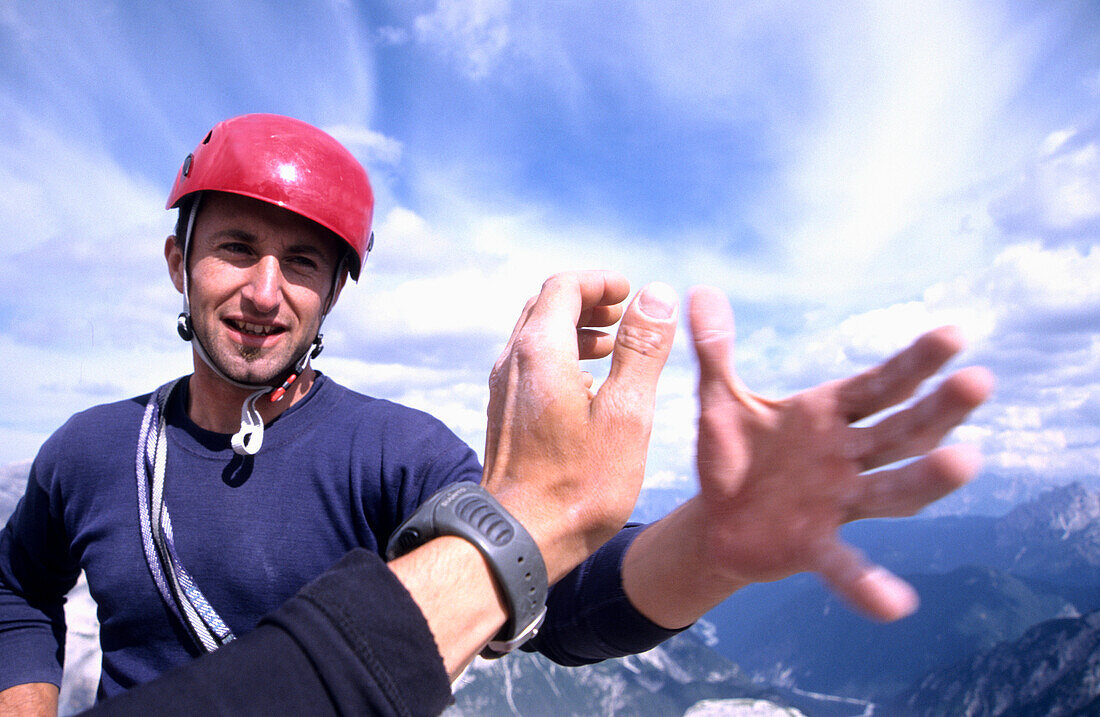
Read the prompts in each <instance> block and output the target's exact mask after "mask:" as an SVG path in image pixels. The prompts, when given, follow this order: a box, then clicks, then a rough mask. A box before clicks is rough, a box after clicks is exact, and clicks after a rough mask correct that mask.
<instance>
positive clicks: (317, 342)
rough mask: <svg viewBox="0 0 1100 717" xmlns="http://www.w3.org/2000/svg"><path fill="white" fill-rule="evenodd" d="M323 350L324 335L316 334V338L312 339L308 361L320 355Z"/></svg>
mask: <svg viewBox="0 0 1100 717" xmlns="http://www.w3.org/2000/svg"><path fill="white" fill-rule="evenodd" d="M324 350H325V336H324V334H317V338H315V339H313V350H312V351H310V352H309V357H310V359H315V358H317V357H318V356H320V355H321V352H322V351H324Z"/></svg>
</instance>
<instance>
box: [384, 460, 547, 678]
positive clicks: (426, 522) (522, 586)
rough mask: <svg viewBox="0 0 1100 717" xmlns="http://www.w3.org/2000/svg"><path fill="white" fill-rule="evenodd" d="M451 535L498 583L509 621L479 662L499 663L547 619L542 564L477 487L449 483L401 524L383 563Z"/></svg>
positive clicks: (530, 543) (520, 531)
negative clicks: (474, 552)
mask: <svg viewBox="0 0 1100 717" xmlns="http://www.w3.org/2000/svg"><path fill="white" fill-rule="evenodd" d="M441 535H454V536H458V537H459V538H463V539H465V540H468V541H469V542H471V543H473V544H474V546H475V547H477V549H478V550H479V551H481V554H482V555H484V556H485V560H486V561H487V562H488V563H489V568H490V569H491V570H492V572H493V576H494V577H495V578H496V581H497V585H498V586H499V587H500V591H501V592H502V593H503V595H504V601H505V603H507V606H508V621H507V622H506V623H504V627H503V628H501V630H500V632H498V633H497V634H496V636H495V637H494V638H493V639H492V640H491V641H490V642H489V644H488V646H487V647H486V648H485V649H484V650H483V651H482V653H481V656H482V657H486V658H494V657H501V656H502V655H505V654H507V653H509V652H511V651H512V650H514V649H516V648H517V647H519V646H520V645H522V644H523V643H525V642H527V641H528V640H530V639H531V638H532V637H534V636H535V635H536V634H537V633H538V630H539V627H540V626H541V625H542V621H543V619H544V618H545V617H546V592H547V589H548V584H547V577H546V564H545V563H544V562H543V559H542V553H540V552H539V547H538V545H536V544H535V541H534V539H533V538H532V537H531V535H530V533H528V532H527V530H526V529H525V528H524V527H523V526H522V525H520V523H519V521H517V520H516V519H515V518H513V517H512V516H511V515H510V514H509V513H508V511H506V510H505V509H504V507H503V506H502V505H501V504H500V503H498V502H497V500H496V499H495V498H493V496H491V495H489V493H488V492H486V491H485V489H484V488H482V487H481V486H480V485H478V484H476V483H471V482H469V481H462V482H459V483H452V484H451V485H449V486H447V487H446V488H444V489H442V490H440V491H439V492H437V493H436V494H435V495H433V496H432V497H431V498H429V499H428V500H427V501H426V502H425V503H424V504H423V505H421V506H420V507H419V508H418V509H417V511H416V512H415V513H413V515H412V516H411V517H410V518H409V519H408V520H406V521H405V522H404V523H402V524H401V527H399V528H398V529H397V531H396V532H395V533H394V534H393V537H391V538H390V541H389V544H388V545H387V546H386V560H393V559H394V558H396V557H399V556H401V555H404V554H405V553H408V552H410V551H411V550H413V549H414V548H416V547H419V546H421V545H423V544H424V543H426V542H428V541H429V540H431V539H432V538H436V537H439V536H441Z"/></svg>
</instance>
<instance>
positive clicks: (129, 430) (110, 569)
mask: <svg viewBox="0 0 1100 717" xmlns="http://www.w3.org/2000/svg"><path fill="white" fill-rule="evenodd" d="M186 385H187V382H186V381H184V382H181V384H180V388H178V389H177V390H176V392H175V394H174V395H173V397H172V399H171V401H170V403H169V407H168V411H167V415H168V421H169V426H168V431H167V432H168V446H169V448H168V468H167V487H166V493H165V495H166V502H167V504H168V507H169V510H170V511H171V514H172V524H173V529H174V537H175V546H176V549H177V551H178V553H179V555H180V558H181V560H182V561H183V564H184V565H185V566H186V567H187V569H188V571H189V572H190V573H191V575H192V576H193V577H194V579H195V581H196V583H197V584H198V586H199V587H200V588H201V589H202V590H203V592H204V593H205V595H206V597H207V599H208V600H209V601H210V603H211V604H212V605H213V606H214V608H215V609H217V610H218V612H219V613H220V614H221V616H222V618H223V619H225V621H226V622H227V623H228V625H229V627H230V628H231V629H232V630H233V632H234V633H235V634H237V635H238V636H239V635H242V634H245V633H247V632H249V631H250V630H252V629H253V628H254V627H255V626H256V625H257V623H258V622H259V621H260V618H261V617H262V616H264V615H266V614H268V613H270V612H272V611H273V610H275V609H276V608H277V607H279V606H280V605H282V604H283V603H284V602H286V601H287V600H288V599H289V598H290V597H291V596H292V595H294V594H295V593H296V592H297V591H298V590H300V589H301V588H302V587H303V586H305V585H306V584H307V583H309V582H310V581H311V580H313V579H314V578H315V577H317V576H318V575H320V574H321V573H322V572H323V571H325V570H326V569H327V568H329V567H330V566H332V565H333V564H334V563H336V562H337V561H338V560H339V559H340V558H341V557H342V556H344V555H345V553H347V552H348V551H350V550H352V549H353V548H358V547H362V548H366V549H367V550H369V551H371V552H374V553H381V551H382V549H383V548H384V546H385V544H386V541H387V540H388V538H389V535H390V533H391V532H392V531H393V530H394V529H395V528H396V527H397V526H398V525H399V524H400V523H401V522H402V521H403V520H404V519H405V518H406V517H407V516H408V515H410V514H411V513H412V512H413V511H414V510H415V509H416V507H417V506H418V505H419V504H420V503H421V502H422V501H424V500H425V499H426V498H428V497H429V496H431V495H432V494H433V493H435V492H436V491H437V490H439V488H441V487H442V486H444V485H446V484H449V483H451V482H453V481H458V480H474V481H477V480H480V478H481V467H480V465H479V464H478V461H477V457H476V455H475V454H474V452H473V451H472V450H471V449H470V448H469V447H468V446H466V445H465V444H464V443H462V441H460V440H459V439H458V438H457V437H456V436H455V435H454V434H453V433H451V432H450V431H449V430H448V429H447V428H446V427H445V426H443V424H441V423H440V422H439V421H437V420H435V419H434V418H432V417H430V416H428V415H427V414H424V413H422V412H419V411H414V410H412V409H409V408H405V407H402V406H399V405H396V404H393V403H390V402H388V401H383V400H378V399H373V398H369V397H366V396H362V395H360V394H356V393H354V392H352V391H349V390H347V389H345V388H343V387H341V386H339V385H337V384H336V383H335V382H333V381H331V380H329V379H327V378H325V377H324V376H319V377H318V380H317V381H316V382H315V384H314V386H313V387H312V389H311V391H310V393H309V395H308V396H307V397H306V398H305V399H303V400H302V401H299V402H298V403H297V404H295V405H294V406H292V407H291V408H290V409H288V410H287V411H286V412H285V413H283V414H282V415H281V416H280V417H279V418H278V419H276V420H275V421H273V422H272V423H271V424H269V425H268V426H267V428H266V429H265V435H264V446H263V449H262V450H261V451H260V452H259V453H258V454H257V455H256V456H254V457H249V458H242V457H240V456H237V455H236V454H234V453H233V451H232V449H231V447H230V445H229V437H228V436H226V435H223V434H217V433H211V432H209V431H205V430H203V429H201V428H199V427H198V426H196V425H195V424H194V423H193V422H192V421H191V420H190V419H189V418H188V417H187V415H186V411H185V409H184V407H185V406H186V400H187V398H186ZM147 400H148V397H147V396H143V397H139V398H135V399H131V400H127V401H121V402H118V403H113V404H108V405H105V406H99V407H96V408H93V409H90V410H88V411H84V412H82V413H79V414H77V415H75V416H74V417H73V418H71V419H70V420H69V421H68V423H66V424H65V426H63V427H62V428H61V429H60V430H59V431H58V432H57V433H55V434H54V435H53V436H52V437H51V438H50V439H49V440H48V441H47V442H46V444H45V445H44V446H43V447H42V450H41V451H40V452H39V455H38V457H37V458H36V460H35V462H34V464H33V466H32V468H31V474H30V478H29V481H28V486H27V492H26V495H25V496H24V497H23V499H22V500H21V501H20V503H19V505H18V506H17V507H16V509H15V512H14V513H13V514H12V517H11V519H10V520H9V523H8V525H7V527H5V529H4V530H3V532H2V533H0V654H2V655H5V656H6V657H7V656H11V657H13V658H14V659H4V660H0V689H4V688H6V687H8V686H11V685H15V684H21V683H25V682H53V683H55V684H57V683H58V682H59V680H60V674H61V658H62V656H63V645H62V642H63V635H64V616H63V610H62V600H63V597H62V596H63V595H64V594H65V592H67V590H68V589H69V588H70V587H71V586H72V584H73V582H74V581H75V579H76V577H77V575H78V573H79V571H80V569H81V568H83V569H84V570H85V571H86V573H87V577H88V586H89V589H90V591H91V595H92V597H93V598H94V599H95V601H96V603H97V605H98V617H99V621H100V631H101V632H100V642H101V645H102V648H103V672H102V678H101V683H100V696H101V697H103V696H110V695H114V694H117V693H118V692H120V691H122V690H125V689H128V688H130V687H132V686H134V685H136V684H140V683H144V682H147V681H149V680H151V679H152V678H154V677H155V676H157V675H158V674H161V673H163V672H165V671H166V670H168V669H170V668H172V667H173V666H176V665H180V664H183V663H185V662H187V661H188V660H189V659H190V658H191V657H193V656H195V655H197V654H198V652H197V650H196V649H195V648H194V647H193V646H192V645H191V643H190V640H189V638H188V637H187V636H186V634H185V633H184V632H183V630H182V628H181V627H180V626H179V625H178V624H176V622H175V620H174V619H173V618H172V616H171V614H170V612H169V611H168V609H167V608H166V607H165V605H164V604H163V601H162V600H161V597H160V595H159V593H158V592H157V589H156V586H155V584H154V582H153V580H152V578H151V576H150V574H149V570H148V568H147V566H146V564H145V560H144V557H143V555H142V547H141V538H140V533H139V531H138V525H139V522H138V508H137V492H136V478H135V471H134V463H135V460H134V459H135V453H136V448H137V435H138V428H139V424H140V420H141V415H142V412H143V410H144V406H145V403H146V401H147ZM632 535H633V531H631V530H629V529H628V530H627V531H624V533H623V534H621V535H620V536H618V538H616V539H615V540H612V541H611V542H610V543H608V545H606V546H604V548H602V549H601V550H600V551H598V552H597V553H596V554H595V555H594V556H592V558H590V559H589V561H587V562H586V563H585V564H583V565H582V566H580V568H578V569H577V570H576V571H574V573H573V574H571V575H570V576H569V577H568V578H566V580H563V581H562V582H561V583H559V585H557V586H555V588H554V590H553V591H552V594H551V599H550V613H549V615H548V620H547V624H546V626H545V627H544V629H543V632H542V633H541V634H540V636H539V638H537V641H536V642H535V644H534V647H535V648H537V649H539V650H540V651H542V652H544V653H545V654H547V655H548V656H549V657H551V658H552V659H555V660H557V661H559V662H562V663H563V664H581V663H584V662H590V661H594V660H599V659H603V658H605V657H611V656H617V655H622V654H628V653H631V652H637V651H639V650H644V649H647V648H648V647H650V646H652V645H654V644H656V643H658V642H660V641H661V640H663V639H666V638H667V637H668V636H670V635H671V634H672V633H671V632H669V631H666V630H663V629H661V628H659V627H658V626H656V625H654V624H652V623H650V622H649V621H648V620H646V619H645V618H644V617H642V616H641V615H640V614H638V613H637V612H636V611H635V610H634V609H633V608H632V607H631V606H630V604H629V602H628V601H627V600H626V598H625V595H624V594H623V592H622V585H621V580H620V574H619V568H620V566H621V560H622V555H623V553H624V552H625V549H626V547H627V546H628V545H629V541H630V538H631V537H632ZM435 659H438V656H435Z"/></svg>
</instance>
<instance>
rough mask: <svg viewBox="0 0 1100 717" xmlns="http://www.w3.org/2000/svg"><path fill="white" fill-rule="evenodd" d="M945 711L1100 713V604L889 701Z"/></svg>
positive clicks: (934, 714) (929, 714)
mask: <svg viewBox="0 0 1100 717" xmlns="http://www.w3.org/2000/svg"><path fill="white" fill-rule="evenodd" d="M889 711H890V712H891V714H898V715H913V716H914V717H939V715H945V714H956V715H963V714H965V715H969V717H994V715H1044V716H1046V717H1060V716H1062V715H1080V716H1081V717H1085V716H1087V715H1098V714H1100V611H1098V612H1093V613H1090V614H1089V615H1086V616H1084V617H1078V618H1066V619H1061V620H1050V621H1047V622H1043V623H1040V624H1038V625H1035V626H1034V627H1032V628H1031V629H1029V630H1028V631H1027V632H1026V633H1024V635H1023V636H1022V637H1020V638H1019V639H1018V640H1015V641H1013V642H1006V643H1003V644H1001V645H998V646H997V647H995V648H993V649H991V650H989V651H986V652H983V653H981V654H979V655H975V656H974V657H972V658H970V659H969V660H964V661H963V662H960V663H958V664H955V665H952V666H950V667H946V668H944V669H941V670H937V671H935V672H933V673H931V674H929V675H928V676H927V677H925V678H924V679H923V680H921V682H920V684H918V685H917V686H916V687H915V688H914V689H912V690H911V691H908V692H906V693H904V694H902V695H901V696H900V697H899V698H898V700H897V701H896V702H895V703H893V704H891V705H890V707H889Z"/></svg>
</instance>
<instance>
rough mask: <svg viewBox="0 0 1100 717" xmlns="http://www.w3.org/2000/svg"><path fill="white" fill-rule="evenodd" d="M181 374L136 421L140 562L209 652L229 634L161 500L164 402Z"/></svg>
mask: <svg viewBox="0 0 1100 717" xmlns="http://www.w3.org/2000/svg"><path fill="white" fill-rule="evenodd" d="M180 380H181V379H176V380H175V381H171V382H169V383H166V384H164V385H163V386H161V387H160V388H158V389H157V390H156V391H154V392H153V394H152V395H151V396H150V397H149V402H148V403H147V404H146V405H145V415H144V416H143V417H142V421H141V432H140V434H139V435H138V447H137V458H136V472H137V497H138V513H139V515H140V517H141V543H142V548H143V549H144V552H145V562H146V564H148V566H149V572H150V573H152V575H153V581H154V582H155V583H156V584H157V590H158V591H159V592H160V595H161V598H163V599H164V602H165V604H166V605H168V607H169V608H170V609H171V611H172V613H173V614H174V615H175V617H176V618H177V619H178V620H179V621H180V623H181V624H182V625H183V626H184V627H185V628H186V629H187V632H188V634H190V635H191V637H192V638H193V639H194V640H195V644H196V645H198V646H199V647H201V648H202V650H203V651H204V652H213V651H215V650H217V649H218V648H219V647H221V646H222V645H225V644H226V643H228V642H231V641H232V640H233V639H234V636H233V633H232V631H230V629H229V627H228V626H227V625H226V624H225V622H224V621H223V620H222V619H221V617H220V616H219V615H218V613H217V611H216V610H214V608H213V607H211V606H210V603H209V602H208V601H207V599H206V597H205V596H204V595H203V594H202V591H201V590H199V587H198V585H196V584H195V581H194V579H193V578H192V577H191V574H190V573H188V572H187V569H186V568H185V567H184V566H183V563H182V562H181V561H180V559H179V555H178V554H177V553H176V546H175V543H174V541H173V539H172V519H171V517H170V516H169V514H168V505H167V504H166V503H165V502H164V475H165V466H166V465H167V462H168V439H167V430H166V418H165V414H166V406H167V404H168V397H169V396H170V395H171V393H172V390H173V389H174V388H175V387H176V384H177V383H179V381H180ZM261 425H262V424H261Z"/></svg>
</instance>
